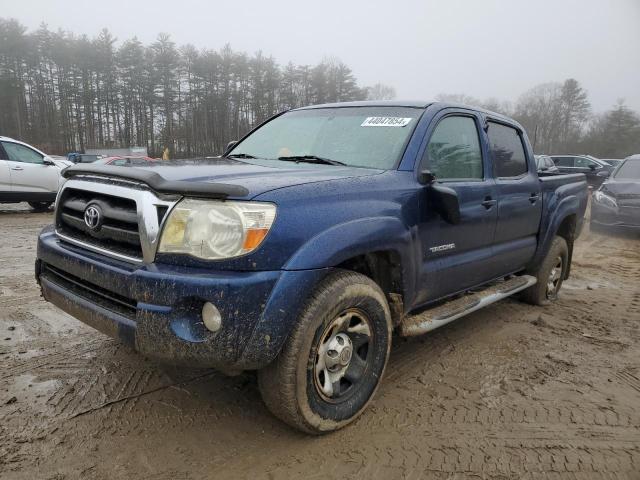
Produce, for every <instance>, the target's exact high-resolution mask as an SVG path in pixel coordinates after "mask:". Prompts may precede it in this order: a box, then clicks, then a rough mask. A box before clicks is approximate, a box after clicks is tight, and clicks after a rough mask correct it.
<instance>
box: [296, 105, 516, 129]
mask: <svg viewBox="0 0 640 480" xmlns="http://www.w3.org/2000/svg"><path fill="white" fill-rule="evenodd" d="M431 105H435V106H437V107H439V108H438V109H439V110H440V109H444V108H464V109H467V110H473V111H474V112H480V113H482V114H484V115H486V116H489V117H492V118H494V119H496V120H502V121H504V122H506V123H510V124H512V125H516V126H518V127H519V128H520V129H521V130H524V128H523V127H522V125H520V124H519V123H518V122H516V121H515V120H514V119H513V118H509V117H507V116H505V115H502V114H501V113H497V112H492V111H490V110H486V109H484V108H481V107H474V106H472V105H465V104H462V103H454V102H437V101H429V100H366V101H359V102H339V103H323V104H320V105H309V106H306V107H300V108H295V109H293V110H313V109H317V108H347V107H405V108H421V109H425V108H427V107H430V106H431Z"/></svg>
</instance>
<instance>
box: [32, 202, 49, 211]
mask: <svg viewBox="0 0 640 480" xmlns="http://www.w3.org/2000/svg"><path fill="white" fill-rule="evenodd" d="M51 203H52V202H29V206H30V207H31V208H32V209H33V211H34V212H46V211H47V210H49V207H50V206H51Z"/></svg>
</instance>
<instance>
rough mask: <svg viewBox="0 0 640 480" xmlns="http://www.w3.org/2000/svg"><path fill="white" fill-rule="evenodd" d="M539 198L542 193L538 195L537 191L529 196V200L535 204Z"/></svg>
mask: <svg viewBox="0 0 640 480" xmlns="http://www.w3.org/2000/svg"><path fill="white" fill-rule="evenodd" d="M539 198H540V195H538V194H537V193H532V194H531V195H530V196H529V201H530V202H531V203H532V204H533V203H536V202H537V201H538V199H539Z"/></svg>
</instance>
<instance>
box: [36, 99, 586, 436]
mask: <svg viewBox="0 0 640 480" xmlns="http://www.w3.org/2000/svg"><path fill="white" fill-rule="evenodd" d="M64 176H65V177H66V178H67V181H66V183H65V184H64V186H63V187H62V188H61V190H60V192H59V194H58V197H57V200H56V213H55V225H52V226H50V227H48V228H45V229H44V230H43V231H42V233H41V234H40V237H39V242H38V255H37V261H36V278H37V280H38V282H39V283H40V286H41V289H42V293H43V296H44V298H45V299H46V300H47V301H49V302H52V303H53V304H55V305H57V306H58V307H60V308H61V309H62V310H64V311H66V312H68V313H70V314H71V315H73V316H75V317H76V318H78V319H79V320H81V321H83V322H85V323H87V324H89V325H91V326H93V327H94V328H96V329H98V330H100V331H102V332H104V333H106V334H108V335H111V336H113V337H116V338H119V339H121V340H122V341H124V342H126V343H128V344H130V345H132V346H133V347H134V348H135V349H137V350H138V351H139V352H141V353H143V354H145V355H148V356H150V357H154V358H157V359H160V360H162V361H167V362H172V363H178V364H186V365H193V366H199V367H211V368H218V369H221V370H223V371H238V370H257V371H258V385H259V388H260V391H261V393H262V396H263V398H264V400H265V403H266V404H267V406H268V407H269V409H270V410H271V411H272V412H273V413H274V414H275V415H276V416H278V417H279V418H281V419H282V420H284V421H285V422H287V423H289V424H291V425H292V426H294V427H296V428H298V429H300V430H302V431H305V432H308V433H322V432H328V431H332V430H335V429H338V428H340V427H342V426H344V425H346V424H347V423H349V422H351V421H352V420H353V419H354V418H356V417H357V416H358V415H359V414H360V413H362V411H363V410H364V409H365V407H366V405H367V404H368V403H369V401H370V400H371V398H372V396H373V394H374V392H375V390H376V388H377V386H378V383H379V381H380V379H381V378H382V375H383V372H384V369H385V366H386V364H387V360H388V357H389V351H390V346H391V340H392V332H394V331H396V332H397V333H398V334H399V335H404V336H408V335H418V334H422V333H425V332H428V331H430V330H433V329H434V328H437V327H439V326H441V325H444V324H446V323H448V322H450V321H452V320H455V319H457V318H460V317H462V316H463V315H466V314H468V313H470V312H473V311H475V310H477V309H479V308H482V307H484V306H485V305H488V304H490V303H493V302H495V301H498V300H500V299H503V298H505V297H508V296H510V295H514V294H517V295H518V297H519V298H521V299H522V300H524V301H527V302H529V303H532V304H537V305H544V304H547V303H549V302H551V301H553V300H555V299H556V297H557V295H558V291H559V289H560V287H561V285H562V282H563V280H564V279H566V278H567V277H568V276H569V269H570V265H571V255H572V250H573V244H574V240H575V238H576V237H577V235H578V234H579V231H580V229H581V227H582V224H583V216H584V213H585V208H586V204H587V184H586V182H585V177H584V175H582V174H575V175H557V176H552V177H545V178H538V174H537V172H536V164H535V160H534V156H533V152H532V150H531V147H530V145H529V142H528V140H527V136H526V134H525V132H524V130H523V129H522V127H521V126H520V125H519V124H518V123H516V122H514V121H513V120H510V119H509V118H506V117H504V116H501V115H498V114H495V113H491V112H488V111H483V110H478V109H474V108H469V107H466V106H462V105H454V104H445V103H437V102H355V103H341V104H330V105H319V106H312V107H306V108H300V109H296V110H291V111H287V112H284V113H282V114H279V115H276V116H275V117H273V118H271V119H269V120H268V121H266V122H264V123H263V124H262V125H260V126H258V127H257V128H255V129H254V130H253V131H252V132H250V133H249V134H248V135H246V136H245V137H244V138H242V139H241V140H240V141H239V142H232V143H231V144H230V145H229V147H228V148H227V151H226V152H225V154H224V155H222V156H221V157H217V158H212V159H202V160H190V161H181V162H175V163H172V162H162V163H161V164H156V165H153V166H149V167H135V168H128V167H116V166H95V165H90V164H89V165H76V166H73V167H70V168H68V169H67V170H66V171H65V172H64Z"/></svg>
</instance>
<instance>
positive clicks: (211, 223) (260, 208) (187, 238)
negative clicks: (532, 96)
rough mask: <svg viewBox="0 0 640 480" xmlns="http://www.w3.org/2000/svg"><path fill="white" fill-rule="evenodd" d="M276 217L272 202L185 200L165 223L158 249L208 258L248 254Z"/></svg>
mask: <svg viewBox="0 0 640 480" xmlns="http://www.w3.org/2000/svg"><path fill="white" fill-rule="evenodd" d="M275 217H276V206H275V205H273V204H271V203H262V202H222V201H207V200H196V199H184V200H182V201H181V202H180V203H178V204H177V205H176V206H175V207H173V209H172V210H171V213H170V214H169V218H167V221H166V222H165V225H164V228H163V231H162V236H161V238H160V246H159V248H158V252H161V253H184V254H188V255H193V256H194V257H198V258H203V259H206V260H220V259H223V258H232V257H237V256H240V255H244V254H245V253H249V252H251V251H253V250H255V249H256V248H258V246H259V245H260V244H261V243H262V241H263V240H264V238H265V237H266V236H267V233H268V232H269V229H270V228H271V225H273V221H274V219H275Z"/></svg>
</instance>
